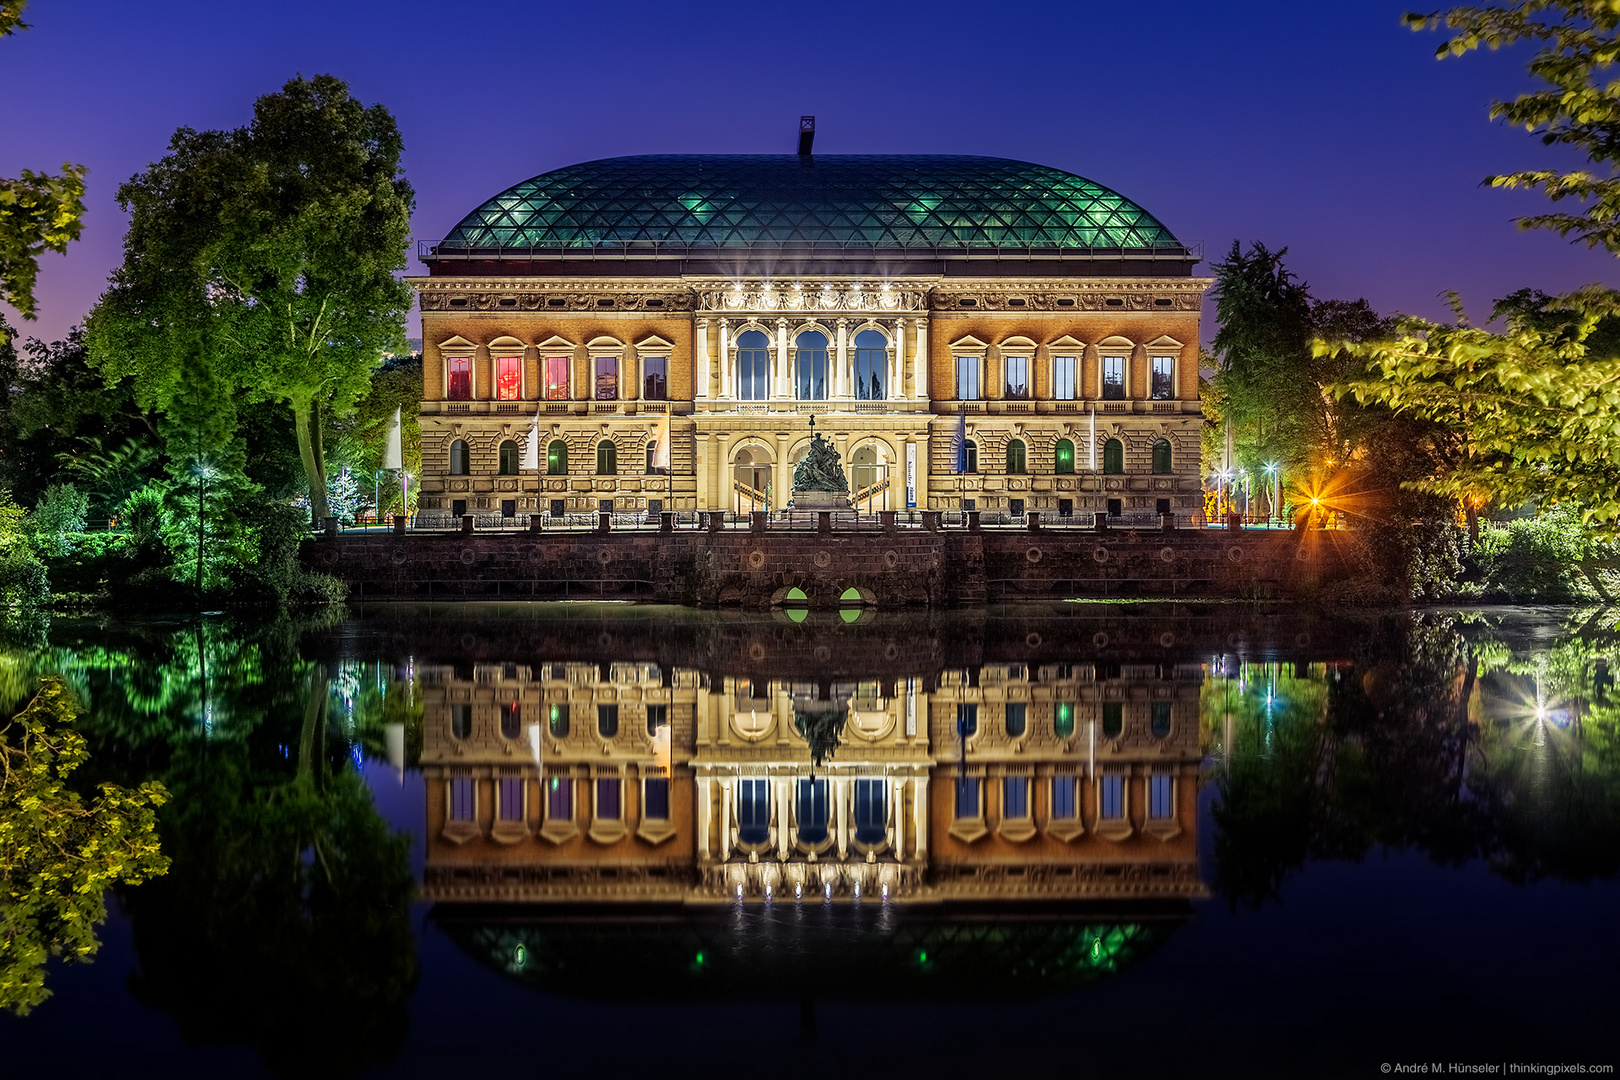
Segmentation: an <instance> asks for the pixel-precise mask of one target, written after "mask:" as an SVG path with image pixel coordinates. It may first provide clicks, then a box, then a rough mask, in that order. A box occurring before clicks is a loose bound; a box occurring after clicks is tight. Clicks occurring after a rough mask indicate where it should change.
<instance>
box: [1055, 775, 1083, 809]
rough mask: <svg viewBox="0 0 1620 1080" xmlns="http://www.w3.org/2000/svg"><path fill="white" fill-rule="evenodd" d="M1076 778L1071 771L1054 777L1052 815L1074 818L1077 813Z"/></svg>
mask: <svg viewBox="0 0 1620 1080" xmlns="http://www.w3.org/2000/svg"><path fill="white" fill-rule="evenodd" d="M1074 789H1075V778H1074V776H1073V775H1071V774H1069V773H1060V774H1058V775H1057V776H1054V777H1052V816H1053V817H1054V818H1073V817H1075V816H1077V815H1076V813H1075V798H1074Z"/></svg>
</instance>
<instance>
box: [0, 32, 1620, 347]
mask: <svg viewBox="0 0 1620 1080" xmlns="http://www.w3.org/2000/svg"><path fill="white" fill-rule="evenodd" d="M1406 9H1407V6H1406V5H1402V4H1399V3H1394V4H1391V3H1385V2H1383V0H1364V2H1360V3H1336V2H1317V3H1287V4H1284V3H1273V2H1259V0H1256V2H1251V3H1224V4H1223V3H1214V4H1212V3H1209V2H1208V0H1201V2H1193V0H1185V2H1184V0H1160V2H1146V0H1141V2H1137V3H1112V4H1097V3H1084V2H1076V0H1071V2H1068V3H1048V4H1035V3H1016V2H1014V3H1001V4H971V5H969V4H961V3H951V2H940V3H935V4H931V5H911V4H908V5H897V4H885V3H881V2H867V3H856V4H850V3H842V2H838V0H824V2H822V3H820V4H816V5H808V6H807V5H799V4H795V5H787V4H737V3H702V2H692V3H686V4H669V3H661V4H640V3H636V2H632V0H626V2H622V3H616V4H589V3H569V4H552V3H482V4H478V3H463V4H460V5H449V4H443V3H439V4H432V5H429V4H424V3H413V2H409V0H396V2H393V3H388V4H381V3H359V2H353V0H349V2H337V3H333V2H327V3H320V4H315V3H306V2H299V0H292V2H284V3H280V4H275V5H270V6H266V5H251V4H221V3H219V2H218V0H211V2H208V3H182V2H163V3H158V4H130V3H103V2H93V0H33V2H32V3H31V4H30V6H29V8H28V11H27V19H28V21H29V22H30V23H32V24H33V27H34V29H32V30H29V31H26V32H23V33H21V34H19V35H17V36H15V37H12V38H9V39H5V40H4V41H0V95H3V96H4V100H5V102H6V107H5V110H4V117H5V124H6V125H7V129H6V130H5V132H4V138H3V140H0V176H15V175H17V173H18V171H19V170H20V169H22V168H25V167H27V168H34V169H50V170H52V171H54V170H55V169H57V168H58V167H59V166H60V165H61V163H62V162H63V161H75V162H80V163H83V164H85V165H87V166H88V167H89V169H90V177H89V184H90V193H89V208H90V209H89V215H88V217H87V218H86V225H85V232H84V237H83V239H82V240H81V241H79V242H78V243H77V244H75V245H73V247H72V248H71V249H70V252H69V254H68V255H67V256H66V257H63V256H58V255H47V256H46V257H45V258H44V260H43V264H42V270H41V282H40V294H39V295H40V301H41V311H40V318H39V321H38V322H37V323H33V324H28V325H25V326H23V327H22V332H23V334H24V335H25V336H38V337H43V338H47V339H49V338H55V337H60V336H61V335H62V334H63V333H64V332H65V331H66V330H67V328H68V327H69V326H71V325H73V324H74V323H76V322H78V321H79V320H81V319H82V318H83V316H84V314H85V312H86V311H88V310H89V308H90V306H91V305H92V304H93V303H94V302H95V299H96V297H97V295H98V294H99V292H100V290H101V288H102V286H103V283H104V282H105V279H106V276H107V273H108V272H109V271H110V270H111V269H112V268H113V267H114V266H115V265H116V264H117V262H118V260H119V258H120V248H121V244H122V238H123V231H124V224H125V222H124V217H123V215H122V213H121V212H120V211H119V210H118V208H117V206H116V204H115V203H114V201H113V193H114V191H115V189H116V188H117V185H118V184H119V183H121V182H122V181H124V180H125V179H127V178H128V177H129V176H130V175H132V174H133V173H135V172H136V171H137V170H139V169H141V168H142V167H143V166H144V165H145V164H146V163H147V162H149V161H152V160H155V159H156V158H158V157H160V156H161V155H162V153H163V151H164V148H165V146H166V144H167V142H168V139H169V136H170V134H171V133H172V132H173V130H174V129H175V128H176V127H181V126H189V127H193V128H224V127H235V126H239V125H241V124H244V123H246V122H247V121H248V119H249V116H250V111H251V106H252V102H253V99H254V98H255V97H256V96H258V95H260V94H263V93H268V92H271V91H273V90H275V89H277V88H279V87H280V85H281V84H282V83H283V82H285V81H286V80H287V79H288V78H290V77H291V76H293V75H294V74H298V73H302V74H305V75H315V74H319V73H326V72H329V73H332V74H335V75H337V76H339V77H341V78H343V79H346V80H347V81H348V82H349V85H350V87H351V89H352V91H353V93H354V94H355V95H356V96H357V97H359V98H360V99H361V100H363V101H365V102H368V103H370V102H381V103H382V104H384V105H385V106H387V107H388V108H389V109H390V110H391V111H392V112H393V113H394V115H395V117H396V118H397V119H398V121H399V125H400V128H401V130H402V132H403V134H404V138H405V147H406V153H405V168H406V173H407V175H408V176H409V178H410V180H411V183H412V184H413V185H414V186H415V188H416V194H417V208H416V215H415V222H414V235H415V236H416V237H417V238H419V239H423V240H436V239H438V238H440V237H441V236H442V235H443V234H444V233H445V232H447V231H448V230H449V229H450V228H451V227H452V226H453V225H454V224H455V223H456V221H457V220H459V219H460V218H461V216H462V215H464V214H465V213H467V212H468V211H470V210H471V209H472V208H473V207H475V206H476V205H477V204H478V203H480V202H481V201H483V200H484V199H485V198H487V197H489V196H490V195H493V194H494V193H496V192H498V191H500V190H502V189H504V188H506V187H508V186H510V185H511V184H514V183H516V182H518V181H520V180H523V179H525V178H527V177H529V176H533V175H535V174H538V173H541V172H545V171H547V170H549V169H553V168H556V167H558V166H562V165H567V164H570V163H574V162H578V161H584V160H588V159H591V158H599V157H611V156H615V155H620V154H645V153H791V152H792V151H793V148H794V145H795V142H794V140H795V137H796V135H795V132H796V122H797V118H798V116H799V114H800V113H813V114H815V115H816V117H817V123H818V128H819V130H818V133H817V137H816V149H817V150H818V151H821V152H825V153H967V154H990V155H996V156H1002V157H1011V158H1020V159H1024V160H1028V161H1035V162H1040V163H1042V164H1046V165H1052V166H1056V167H1058V168H1062V169H1068V170H1070V171H1072V172H1076V173H1079V174H1081V175H1083V176H1087V177H1090V178H1092V179H1094V180H1096V181H1098V182H1100V183H1103V184H1106V185H1108V186H1110V187H1113V188H1115V189H1117V190H1119V191H1121V192H1123V193H1124V194H1126V195H1127V196H1129V197H1130V198H1132V199H1134V200H1135V201H1137V202H1139V203H1141V204H1142V205H1143V206H1145V207H1147V208H1148V209H1149V210H1150V211H1152V212H1153V213H1154V214H1156V215H1157V216H1158V217H1159V218H1160V219H1161V220H1163V221H1164V222H1165V223H1166V224H1167V225H1168V226H1169V227H1170V229H1171V230H1172V231H1173V232H1174V233H1175V234H1176V235H1177V236H1178V237H1180V238H1181V239H1182V240H1183V241H1185V242H1188V243H1192V244H1197V243H1202V245H1203V250H1204V253H1205V254H1206V255H1207V256H1210V257H1219V256H1220V255H1221V254H1222V253H1223V252H1224V251H1225V250H1226V249H1227V248H1228V247H1229V246H1230V244H1231V242H1232V241H1233V240H1234V239H1239V238H1241V239H1242V240H1244V241H1245V242H1247V241H1249V240H1254V239H1259V240H1263V241H1264V242H1266V243H1267V244H1269V245H1271V246H1273V247H1276V246H1282V245H1287V246H1288V248H1289V252H1290V254H1289V264H1290V265H1291V266H1292V267H1293V269H1294V270H1295V271H1296V272H1297V273H1298V274H1299V275H1300V276H1301V277H1302V278H1304V279H1305V280H1306V281H1308V282H1309V283H1310V285H1311V287H1312V290H1313V291H1314V293H1315V294H1316V295H1317V296H1319V297H1324V298H1325V297H1341V298H1346V299H1353V298H1355V297H1358V296H1365V297H1366V298H1367V299H1368V300H1369V301H1371V302H1372V304H1373V305H1374V306H1375V307H1377V308H1378V309H1380V310H1381V311H1385V312H1392V311H1405V312H1411V313H1414V314H1424V315H1430V316H1434V317H1441V316H1443V315H1444V314H1445V306H1444V302H1443V300H1442V298H1441V294H1442V293H1443V291H1444V290H1446V289H1456V290H1458V291H1459V292H1461V293H1462V295H1463V298H1464V301H1465V302H1466V303H1467V305H1468V307H1469V309H1470V310H1471V312H1473V313H1474V314H1475V315H1476V316H1478V317H1481V318H1483V317H1484V316H1485V315H1486V314H1487V313H1488V310H1489V304H1490V301H1491V300H1492V299H1494V298H1496V297H1498V296H1501V295H1504V294H1506V293H1508V292H1511V291H1512V290H1514V289H1517V288H1520V287H1523V286H1526V285H1531V286H1536V287H1539V288H1541V289H1544V290H1546V291H1548V292H1558V291H1562V290H1566V289H1570V288H1574V287H1576V286H1579V285H1583V284H1586V283H1588V282H1593V281H1603V282H1607V283H1610V284H1620V273H1617V269H1620V267H1617V263H1616V260H1615V259H1614V257H1612V256H1610V255H1608V254H1606V253H1604V252H1601V251H1598V252H1593V251H1588V250H1586V249H1585V248H1578V247H1573V246H1571V245H1569V244H1568V243H1566V242H1565V241H1563V240H1560V239H1559V238H1558V237H1556V236H1553V235H1549V234H1541V233H1521V232H1518V231H1517V230H1515V228H1514V227H1513V225H1512V221H1511V219H1512V218H1513V217H1515V216H1517V215H1521V214H1526V213H1536V212H1540V211H1542V210H1543V209H1545V208H1546V207H1547V206H1548V204H1547V203H1546V202H1545V201H1544V200H1543V199H1542V198H1541V197H1539V196H1537V195H1534V194H1527V193H1507V192H1498V191H1491V190H1487V189H1483V188H1481V187H1480V186H1479V181H1480V179H1481V178H1482V177H1484V176H1485V175H1487V174H1489V173H1492V172H1505V171H1509V170H1512V169H1518V168H1527V167H1528V168H1543V167H1564V166H1567V165H1570V164H1573V163H1574V161H1575V159H1573V158H1571V157H1570V156H1569V155H1568V154H1567V152H1560V151H1552V150H1548V149H1546V148H1543V147H1542V146H1541V144H1540V143H1539V141H1537V140H1536V139H1534V138H1532V137H1530V136H1528V135H1526V134H1524V133H1523V132H1519V131H1512V130H1508V129H1506V128H1504V127H1502V126H1501V125H1497V124H1492V123H1491V122H1490V121H1489V120H1488V119H1487V116H1486V109H1487V106H1488V103H1489V101H1490V100H1491V99H1492V98H1493V97H1499V96H1508V95H1511V94H1514V93H1517V92H1519V91H1521V90H1522V89H1524V88H1526V87H1527V86H1528V80H1527V77H1526V76H1525V75H1524V64H1525V61H1526V59H1527V57H1528V55H1529V53H1528V51H1527V50H1525V49H1519V50H1514V51H1509V52H1505V53H1497V54H1481V55H1472V56H1469V57H1466V58H1463V59H1460V60H1450V61H1446V62H1444V63H1441V62H1438V61H1436V60H1435V59H1434V58H1433V53H1434V48H1435V46H1436V45H1437V44H1438V41H1439V38H1438V36H1437V35H1433V34H1416V33H1413V32H1411V31H1409V30H1406V29H1404V28H1403V27H1401V25H1400V23H1399V18H1400V15H1401V13H1402V12H1403V11H1404V10H1406ZM413 254H414V248H413ZM412 269H413V270H420V266H419V265H417V264H414V263H413V266H412ZM1207 270H1208V267H1207V264H1205V265H1204V266H1201V267H1200V268H1199V272H1200V273H1203V272H1207ZM12 321H13V322H15V321H16V320H15V318H14V317H13V318H12ZM413 321H414V320H413ZM410 332H411V333H412V334H413V335H414V334H415V332H416V328H415V327H414V326H413V327H412V329H411V331H410ZM1212 332H1213V330H1212V328H1210V327H1206V328H1205V336H1206V339H1207V337H1208V335H1209V334H1210V333H1212Z"/></svg>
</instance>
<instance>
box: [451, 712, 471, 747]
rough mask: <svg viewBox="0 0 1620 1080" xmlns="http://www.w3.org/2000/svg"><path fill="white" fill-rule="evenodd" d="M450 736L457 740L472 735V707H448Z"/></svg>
mask: <svg viewBox="0 0 1620 1080" xmlns="http://www.w3.org/2000/svg"><path fill="white" fill-rule="evenodd" d="M450 734H451V735H452V736H454V737H455V738H457V739H465V738H466V737H467V736H469V735H471V734H472V706H471V705H452V706H450Z"/></svg>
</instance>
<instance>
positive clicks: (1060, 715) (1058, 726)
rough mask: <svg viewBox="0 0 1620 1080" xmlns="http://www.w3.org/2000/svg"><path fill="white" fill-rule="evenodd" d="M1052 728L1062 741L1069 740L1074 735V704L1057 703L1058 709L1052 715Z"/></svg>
mask: <svg viewBox="0 0 1620 1080" xmlns="http://www.w3.org/2000/svg"><path fill="white" fill-rule="evenodd" d="M1052 727H1053V729H1054V730H1055V731H1056V732H1057V737H1058V738H1060V739H1067V738H1069V737H1071V736H1072V735H1073V734H1074V702H1072V701H1060V702H1058V703H1057V708H1056V709H1055V710H1054V711H1053V714H1052Z"/></svg>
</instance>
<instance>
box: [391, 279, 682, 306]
mask: <svg viewBox="0 0 1620 1080" xmlns="http://www.w3.org/2000/svg"><path fill="white" fill-rule="evenodd" d="M406 280H407V281H408V283H409V284H410V285H411V286H412V287H413V288H414V289H416V291H417V297H418V302H419V304H420V306H421V309H422V310H423V311H493V312H505V311H554V312H555V311H565V312H566V311H593V312H602V311H639V312H665V311H680V312H686V311H691V310H692V305H693V299H694V298H693V294H692V290H691V288H690V287H687V286H676V287H674V288H667V287H666V288H663V289H660V288H658V287H657V286H656V285H653V284H652V283H650V282H646V281H639V282H620V281H603V282H594V281H580V280H578V279H569V280H566V281H544V280H534V279H530V280H521V279H518V280H514V279H511V278H438V277H430V278H408V279H406Z"/></svg>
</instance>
